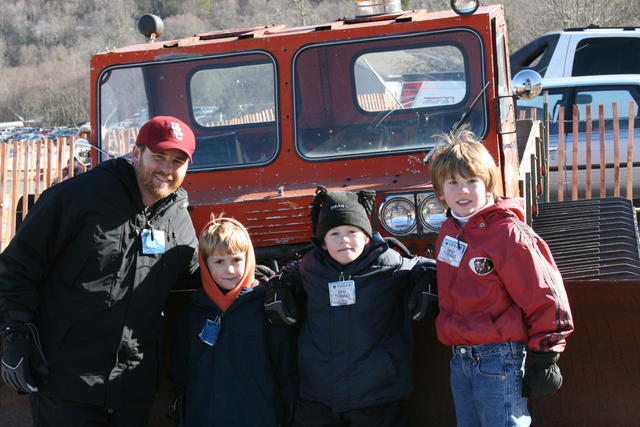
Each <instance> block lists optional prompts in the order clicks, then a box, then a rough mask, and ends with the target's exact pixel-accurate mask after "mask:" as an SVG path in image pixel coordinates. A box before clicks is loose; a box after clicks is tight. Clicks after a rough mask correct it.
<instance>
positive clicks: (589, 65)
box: [510, 25, 640, 79]
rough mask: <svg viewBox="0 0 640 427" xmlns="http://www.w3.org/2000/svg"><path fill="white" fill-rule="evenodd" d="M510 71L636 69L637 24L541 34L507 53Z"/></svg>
mask: <svg viewBox="0 0 640 427" xmlns="http://www.w3.org/2000/svg"><path fill="white" fill-rule="evenodd" d="M510 62H511V73H512V74H513V75H515V74H516V73H517V72H518V71H520V70H522V69H525V68H526V69H533V70H534V71H537V72H538V73H540V75H541V76H542V77H543V78H547V79H548V78H560V77H571V76H594V75H604V74H632V73H640V28H638V27H619V28H601V27H599V26H597V25H589V26H588V27H584V28H568V29H566V30H564V31H553V32H550V33H547V34H544V35H542V36H540V37H538V38H536V39H534V40H532V41H531V42H529V43H527V44H526V45H524V46H522V47H521V48H520V49H518V50H517V51H515V52H514V53H513V54H512V55H511V57H510Z"/></svg>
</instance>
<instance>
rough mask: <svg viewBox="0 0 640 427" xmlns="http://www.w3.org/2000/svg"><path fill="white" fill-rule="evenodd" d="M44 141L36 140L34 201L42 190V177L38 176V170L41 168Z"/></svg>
mask: <svg viewBox="0 0 640 427" xmlns="http://www.w3.org/2000/svg"><path fill="white" fill-rule="evenodd" d="M43 142H44V141H42V142H41V141H40V140H38V141H37V143H36V174H35V176H36V187H35V195H34V198H33V200H34V202H35V201H36V200H38V197H40V193H41V192H42V179H41V178H40V171H41V170H42V143H43Z"/></svg>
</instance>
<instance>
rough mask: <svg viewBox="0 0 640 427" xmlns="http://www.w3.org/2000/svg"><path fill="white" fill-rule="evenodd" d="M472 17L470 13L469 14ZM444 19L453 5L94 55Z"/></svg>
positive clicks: (486, 9) (491, 8)
mask: <svg viewBox="0 0 640 427" xmlns="http://www.w3.org/2000/svg"><path fill="white" fill-rule="evenodd" d="M501 7H502V6H501V5H487V6H482V7H480V8H479V9H478V10H477V11H476V12H475V13H474V14H473V15H472V16H471V17H478V16H481V15H493V14H495V13H496V12H497V10H498V9H500V8H501ZM467 18H469V17H467ZM442 19H450V20H454V21H459V20H460V19H461V18H460V16H459V15H457V14H456V13H455V12H454V11H453V10H452V9H446V10H442V11H426V10H408V11H400V12H397V13H389V14H380V15H371V16H356V17H351V18H340V19H337V20H336V21H333V22H329V23H324V24H320V25H317V24H316V25H305V26H298V27H287V26H286V25H267V26H258V27H252V28H239V29H238V28H235V29H224V30H216V31H209V32H204V33H200V34H196V35H194V36H192V37H187V38H181V39H175V40H165V41H158V40H156V41H150V42H147V43H139V44H133V45H129V46H123V47H119V48H115V49H112V50H107V51H105V52H101V53H98V54H96V55H94V59H96V58H97V57H100V56H104V55H109V54H116V55H118V54H122V53H127V52H133V53H135V52H142V51H153V50H155V51H161V50H163V49H169V48H179V47H192V46H199V45H211V44H217V43H230V42H231V43H232V42H237V41H239V40H244V39H259V38H271V37H279V36H287V35H291V34H307V33H318V32H319V33H322V32H325V31H328V30H353V29H356V28H366V27H369V26H373V25H391V24H394V23H403V22H417V21H420V22H429V21H432V22H435V23H440V20H442Z"/></svg>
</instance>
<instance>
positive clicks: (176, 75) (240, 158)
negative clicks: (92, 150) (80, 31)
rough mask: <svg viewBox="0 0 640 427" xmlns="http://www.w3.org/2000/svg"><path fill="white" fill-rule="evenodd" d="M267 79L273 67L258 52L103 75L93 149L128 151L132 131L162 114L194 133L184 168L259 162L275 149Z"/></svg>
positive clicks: (271, 85)
mask: <svg viewBox="0 0 640 427" xmlns="http://www.w3.org/2000/svg"><path fill="white" fill-rule="evenodd" d="M275 81H276V67H275V61H274V60H273V58H272V57H271V56H269V55H267V54H266V53H263V52H246V53H238V54H230V55H220V56H215V57H208V58H199V59H196V60H194V59H193V58H191V59H189V60H182V61H180V60H174V61H166V62H159V63H158V62H154V63H148V64H139V65H136V66H130V67H120V68H113V69H109V70H107V71H105V72H103V73H102V75H101V80H100V85H99V107H100V108H99V123H100V139H99V141H100V145H101V148H102V149H103V150H105V151H106V152H108V153H110V154H111V155H114V156H119V155H124V154H126V153H129V152H130V151H131V148H132V146H133V144H134V143H135V138H136V136H137V134H138V130H139V128H140V126H142V125H143V124H144V123H145V122H146V121H147V120H148V119H149V118H150V117H153V116H157V115H170V116H176V117H178V118H180V119H182V120H184V121H185V122H186V123H188V124H189V125H190V126H191V127H192V128H193V130H194V133H195V135H196V151H195V153H194V155H193V162H192V163H191V164H190V166H189V170H191V171H198V170H210V169H220V168H229V167H243V166H245V165H259V164H263V163H266V162H268V161H269V160H271V159H272V158H273V156H274V155H275V153H276V149H277V143H278V127H277V122H276V120H275V117H277V114H276V105H277V101H276V100H277V98H276V89H275V87H276V84H275ZM185 84H186V87H185ZM185 107H186V108H185Z"/></svg>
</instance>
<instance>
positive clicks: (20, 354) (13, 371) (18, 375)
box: [0, 323, 49, 393]
mask: <svg viewBox="0 0 640 427" xmlns="http://www.w3.org/2000/svg"><path fill="white" fill-rule="evenodd" d="M0 365H1V368H0V370H1V371H2V380H3V381H4V382H5V383H6V384H7V385H8V386H9V387H11V388H12V389H14V390H16V391H17V392H19V393H34V392H37V391H38V385H39V384H40V385H41V384H42V383H43V381H44V379H45V378H46V376H47V374H48V373H49V370H48V368H47V362H46V361H45V359H44V355H43V353H42V347H41V346H40V338H39V336H38V330H37V328H36V326H35V325H34V324H33V323H24V324H16V325H10V326H6V327H5V330H4V331H3V339H2V360H1V361H0Z"/></svg>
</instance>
